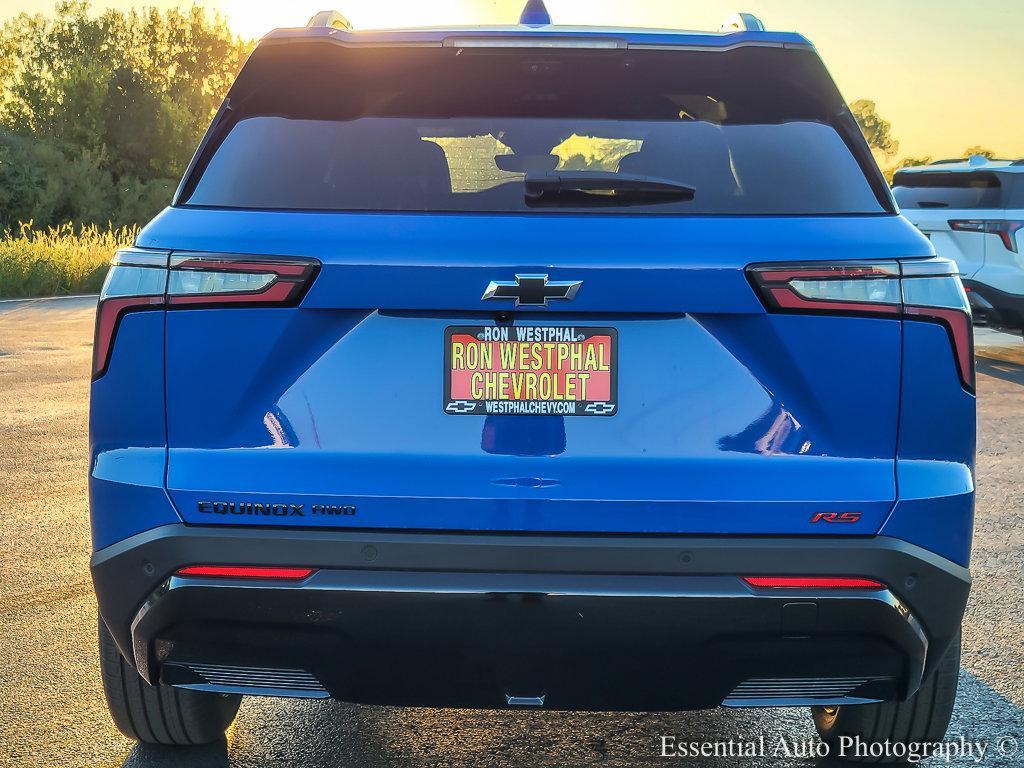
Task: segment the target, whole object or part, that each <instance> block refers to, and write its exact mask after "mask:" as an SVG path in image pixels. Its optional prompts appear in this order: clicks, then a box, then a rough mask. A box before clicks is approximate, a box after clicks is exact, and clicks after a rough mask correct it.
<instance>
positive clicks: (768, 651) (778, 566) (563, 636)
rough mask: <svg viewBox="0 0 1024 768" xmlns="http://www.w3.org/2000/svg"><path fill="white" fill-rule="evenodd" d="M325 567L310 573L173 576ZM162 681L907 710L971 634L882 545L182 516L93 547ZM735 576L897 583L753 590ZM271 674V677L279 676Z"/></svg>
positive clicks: (119, 609) (442, 698) (145, 662)
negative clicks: (868, 703) (872, 704)
mask: <svg viewBox="0 0 1024 768" xmlns="http://www.w3.org/2000/svg"><path fill="white" fill-rule="evenodd" d="M195 563H220V564H259V565H296V566H311V567H316V568H318V569H320V570H318V571H317V572H316V573H314V574H313V575H312V576H310V577H309V578H307V579H305V580H304V581H302V582H298V583H272V582H267V581H238V580H223V579H220V580H214V579H197V578H192V577H189V578H180V577H174V576H172V575H171V574H173V573H174V571H175V570H176V569H178V568H179V567H181V566H184V565H189V564H195ZM92 571H93V579H94V582H95V586H96V592H97V596H98V599H99V604H100V612H101V614H102V616H103V618H104V620H105V621H106V623H107V625H108V627H109V628H110V629H111V631H112V633H113V634H114V637H115V639H116V640H117V642H118V644H119V646H120V647H121V649H122V651H123V652H124V653H125V655H126V656H127V657H128V658H129V659H130V660H134V661H135V663H136V665H137V666H138V668H139V669H140V671H141V672H142V674H143V675H144V676H145V677H146V678H147V679H149V680H151V681H155V680H157V679H161V680H163V681H165V682H168V683H172V684H177V685H186V686H191V687H197V688H200V689H207V690H222V691H223V690H238V691H242V692H247V693H269V694H279V695H309V696H321V695H332V696H335V697H337V698H340V699H344V700H348V701H353V702H362V703H375V704H395V705H423V706H467V707H495V706H506V705H509V704H510V703H511V704H512V705H515V704H517V703H518V704H540V703H541V702H543V704H544V706H546V707H548V708H558V709H601V710H673V709H690V708H702V707H711V706H716V705H718V704H721V703H723V702H725V703H726V704H731V705H767V704H780V705H781V704H806V703H828V702H832V703H835V702H843V701H845V702H854V701H862V700H878V699H892V698H906V697H907V696H909V695H911V694H912V693H913V692H914V691H915V690H916V689H917V687H918V686H919V685H920V682H921V680H922V679H923V677H924V676H925V675H927V674H928V672H929V671H930V669H931V668H933V667H934V665H935V663H936V662H937V661H938V658H939V657H940V656H941V654H942V652H943V651H944V650H945V648H946V646H947V645H948V643H949V641H950V640H951V638H952V637H953V636H954V634H955V633H956V631H957V630H958V628H959V625H960V620H961V618H962V615H963V610H964V606H965V604H966V601H967V595H968V592H969V589H970V578H969V575H968V572H967V570H966V569H964V568H962V567H960V566H958V565H955V564H953V563H951V562H949V561H946V560H944V559H942V558H940V557H938V556H936V555H934V554H932V553H929V552H927V551H925V550H922V549H920V548H917V547H915V546H913V545H911V544H907V543H905V542H902V541H899V540H896V539H888V538H884V537H864V538H850V539H843V540H838V539H835V538H830V539H822V538H810V537H807V538H800V539H793V538H769V537H765V538H756V537H752V538H740V537H702V538H683V537H646V536H635V537H622V536H616V537H600V536H536V535H468V534H419V533H405V534H401V533H380V532H345V531H309V530H280V529H277V530H274V529H249V528H246V529H241V528H224V527H219V528H201V527H193V526H184V525H170V526H165V527H162V528H157V529H154V530H152V531H149V532H146V533H143V534H139V535H138V536H134V537H132V538H131V539H127V540H125V541H123V542H121V543H119V544H117V545H114V546H112V547H108V548H107V549H103V550H100V551H99V552H97V553H96V554H95V556H94V557H93V563H92ZM741 575H758V576H759V575H836V576H869V577H872V578H875V579H877V580H879V581H881V582H883V583H884V584H886V585H888V589H881V590H869V591H857V592H848V591H831V592H829V591H819V592H810V591H802V590H801V591H796V590H774V591H773V590H755V589H752V588H751V587H749V586H747V585H746V583H745V582H743V581H742V580H741V579H740V576H741ZM272 670H273V671H272Z"/></svg>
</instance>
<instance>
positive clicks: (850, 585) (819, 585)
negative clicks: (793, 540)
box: [743, 576, 885, 589]
mask: <svg viewBox="0 0 1024 768" xmlns="http://www.w3.org/2000/svg"><path fill="white" fill-rule="evenodd" d="M743 580H744V581H745V582H747V584H749V585H750V586H752V587H756V588H758V589H885V585H884V584H883V583H882V582H880V581H875V580H874V579H865V578H861V577H859V576H744V577H743Z"/></svg>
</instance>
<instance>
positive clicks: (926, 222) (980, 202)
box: [893, 155, 1024, 332]
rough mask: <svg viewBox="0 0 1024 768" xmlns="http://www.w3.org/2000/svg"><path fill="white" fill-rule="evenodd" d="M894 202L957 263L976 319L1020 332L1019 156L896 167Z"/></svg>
mask: <svg viewBox="0 0 1024 768" xmlns="http://www.w3.org/2000/svg"><path fill="white" fill-rule="evenodd" d="M893 192H894V193H895V195H896V201H897V202H898V203H899V205H900V208H901V209H902V212H903V215H904V216H906V217H907V218H908V219H909V220H910V221H911V222H912V223H913V224H915V225H916V226H917V227H918V229H920V230H921V231H922V232H924V233H925V234H926V235H927V236H928V237H929V238H931V241H932V243H933V244H934V246H935V251H936V252H937V253H938V255H940V256H946V257H949V258H951V259H953V260H954V261H956V263H957V264H958V265H959V267H960V272H961V274H962V275H963V278H964V286H965V287H966V288H967V290H968V296H970V298H971V306H972V307H973V309H974V315H975V318H976V320H980V321H983V322H985V323H986V324H988V325H991V326H993V327H997V328H1002V329H1006V330H1013V331H1016V332H1020V331H1021V330H1024V160H1017V161H1012V160H987V159H985V158H984V157H979V156H977V155H975V156H972V157H970V158H969V159H967V160H940V161H938V162H935V163H932V164H931V165H922V166H918V167H915V168H904V169H902V170H900V171H897V172H896V176H895V178H894V180H893Z"/></svg>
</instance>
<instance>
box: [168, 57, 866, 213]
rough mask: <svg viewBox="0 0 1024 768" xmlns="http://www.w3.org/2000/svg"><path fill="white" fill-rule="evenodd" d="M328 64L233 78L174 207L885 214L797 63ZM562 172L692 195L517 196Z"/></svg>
mask: <svg viewBox="0 0 1024 768" xmlns="http://www.w3.org/2000/svg"><path fill="white" fill-rule="evenodd" d="M258 53H259V52H258ZM334 55H335V56H336V57H338V58H339V60H338V61H337V62H335V66H336V67H340V68H342V69H343V70H344V71H345V72H346V74H347V77H334V78H333V79H330V80H325V79H324V76H323V72H324V71H329V70H330V66H328V64H329V62H321V64H322V66H321V68H320V69H319V70H315V71H314V70H309V71H306V70H303V68H302V67H301V66H299V65H297V64H296V63H295V61H292V62H291V65H292V66H293V67H298V69H299V70H301V71H300V72H296V73H295V74H294V77H295V80H294V84H293V82H292V81H291V75H289V73H288V62H284V63H282V64H281V65H280V66H279V67H278V68H276V69H272V68H268V69H267V73H266V74H267V76H268V77H271V78H272V81H271V82H268V83H267V84H266V85H264V84H263V83H262V82H261V81H260V80H259V79H258V78H257V77H256V76H255V75H252V76H249V77H247V78H246V77H245V73H243V78H242V80H243V84H244V86H245V87H247V88H248V89H249V90H247V91H245V97H244V98H241V97H238V98H236V99H235V101H236V102H237V103H238V104H239V107H237V108H236V111H235V112H234V114H233V117H232V120H231V122H230V124H229V125H228V126H227V129H226V130H221V131H219V133H218V135H217V136H216V141H214V142H212V143H211V146H210V149H209V150H208V152H207V155H206V156H205V157H204V158H203V162H202V164H201V167H200V171H201V172H200V173H199V174H197V175H196V179H195V180H194V181H193V182H192V184H191V185H190V187H189V188H188V194H187V195H186V196H185V197H184V198H183V202H184V203H186V204H188V205H193V206H205V207H223V208H252V209H285V210H339V211H346V210H350V211H442V212H443V211H451V212H507V213H527V212H529V213H546V212H566V211H571V212H586V213H622V212H627V213H655V214H675V215H687V214H693V215H714V214H724V215H759V214H764V215H770V214H783V215H796V214H799V215H832V214H850V213H852V214H873V213H883V212H885V208H884V207H883V205H882V202H880V200H879V197H878V194H877V193H876V191H875V190H874V189H873V188H872V185H871V183H870V182H869V180H868V177H867V175H866V174H865V170H864V168H863V167H862V164H861V163H860V162H858V159H857V157H856V156H855V155H854V153H853V151H852V150H851V148H850V146H849V145H848V144H847V142H846V141H845V140H844V139H843V137H842V136H841V134H840V130H838V129H837V126H836V125H835V124H833V123H832V119H833V116H834V115H835V105H830V104H829V101H830V99H831V97H832V96H833V95H834V94H833V91H834V86H833V85H832V84H831V81H830V80H824V79H823V78H827V75H826V74H824V71H823V69H822V68H821V66H820V62H818V61H817V59H816V57H815V58H813V59H808V58H807V54H803V53H801V54H799V55H798V54H797V52H793V51H784V52H776V51H772V52H770V55H769V54H767V53H764V52H754V53H753V54H752V55H751V54H750V53H745V54H744V55H743V56H736V55H727V54H714V55H708V54H704V55H698V56H694V54H692V53H687V54H681V53H674V54H664V53H661V52H658V53H654V52H647V53H644V54H631V55H630V56H628V57H626V56H625V54H624V53H619V54H611V55H609V54H607V53H605V54H604V55H603V56H599V57H594V56H591V57H587V56H585V55H583V56H581V55H579V54H574V53H567V52H564V51H544V52H515V53H513V52H508V51H505V52H503V53H502V54H501V55H477V56H474V55H473V54H467V55H466V56H465V57H462V59H465V60H462V59H458V58H456V57H455V54H454V53H453V52H451V51H449V50H438V51H436V52H433V53H430V52H423V51H419V52H411V53H392V54H390V56H389V57H388V58H386V59H384V58H382V59H380V62H379V66H374V65H373V54H372V53H371V52H368V51H367V52H362V53H359V52H356V53H353V52H340V53H335V54H334ZM403 57H406V58H405V59H403ZM758 61H762V62H763V64H762V65H760V66H759V65H757V62H758ZM801 62H803V63H802V64H800V63H801ZM798 64H800V66H797V65H798ZM684 65H685V66H684ZM346 67H347V69H346ZM801 67H802V68H803V69H801ZM805 70H806V71H805ZM261 77H262V75H261ZM318 78H319V81H318V82H317V84H316V85H313V84H311V79H312V80H317V79H318ZM282 81H286V82H282ZM339 83H341V84H343V87H340V86H339ZM318 88H319V90H317V89H318ZM235 90H245V88H242V87H239V88H236V89H235ZM570 172H572V177H573V178H574V179H579V178H580V177H581V174H582V175H583V177H586V178H589V177H587V176H586V175H587V174H594V173H600V174H606V175H609V176H611V177H613V178H612V181H613V182H614V181H615V179H616V178H619V177H620V178H621V179H623V180H633V179H641V180H644V179H652V180H663V181H669V182H672V183H676V184H680V185H686V186H688V187H692V188H693V189H694V190H695V191H694V192H693V196H692V199H680V197H679V196H676V197H675V198H673V199H671V200H667V201H666V200H664V199H651V196H647V197H644V198H642V196H640V195H632V196H631V195H630V193H628V192H627V193H625V194H623V193H620V192H615V191H608V190H598V191H597V192H596V193H595V194H585V195H578V194H576V195H570V196H564V197H563V196H552V197H557V200H554V201H548V202H545V203H544V204H540V203H538V202H537V200H536V198H533V199H531V198H530V196H528V195H527V194H526V191H527V183H526V182H527V180H528V179H532V178H535V177H544V176H550V175H552V174H556V173H559V174H569V173H570Z"/></svg>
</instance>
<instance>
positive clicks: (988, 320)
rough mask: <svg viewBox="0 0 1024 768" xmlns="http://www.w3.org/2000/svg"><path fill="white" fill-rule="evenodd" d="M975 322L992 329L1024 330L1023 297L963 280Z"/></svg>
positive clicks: (983, 284) (973, 281)
mask: <svg viewBox="0 0 1024 768" xmlns="http://www.w3.org/2000/svg"><path fill="white" fill-rule="evenodd" d="M964 287H966V288H967V289H968V291H969V292H968V294H967V295H968V298H969V299H970V300H971V310H972V311H973V313H974V316H975V318H976V319H977V320H982V321H984V322H985V324H986V325H989V326H991V327H993V328H1001V329H1006V330H1009V331H1016V332H1020V331H1021V330H1024V296H1021V295H1020V294H1016V293H1007V292H1006V291H1000V290H999V289H997V288H993V287H992V286H990V285H987V284H985V283H979V282H977V281H975V280H964Z"/></svg>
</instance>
